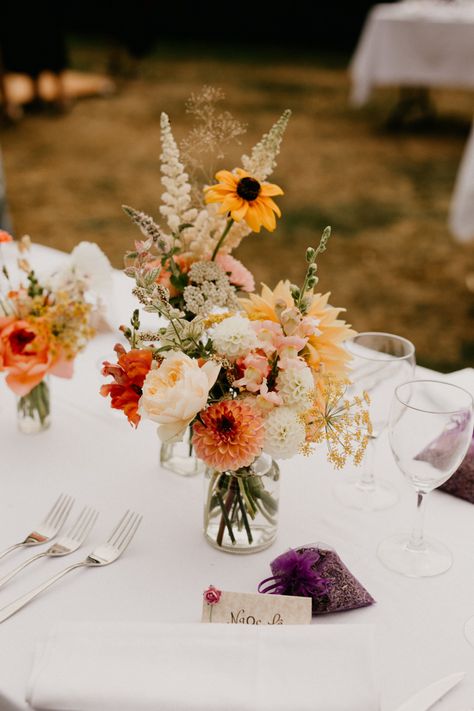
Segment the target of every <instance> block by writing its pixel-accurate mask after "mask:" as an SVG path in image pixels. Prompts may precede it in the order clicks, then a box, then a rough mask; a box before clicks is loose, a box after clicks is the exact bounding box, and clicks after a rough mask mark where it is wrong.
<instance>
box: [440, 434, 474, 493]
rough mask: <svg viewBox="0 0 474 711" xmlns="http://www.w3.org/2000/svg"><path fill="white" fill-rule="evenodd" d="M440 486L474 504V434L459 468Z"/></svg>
mask: <svg viewBox="0 0 474 711" xmlns="http://www.w3.org/2000/svg"><path fill="white" fill-rule="evenodd" d="M439 488H440V489H441V491H445V492H446V493H447V494H452V495H453V496H458V497H459V498H460V499H465V500H466V501H470V503H471V504H474V436H473V438H472V439H471V444H470V445H469V449H468V450H467V454H466V456H465V457H464V459H463V460H462V462H461V464H460V465H459V468H458V469H456V471H455V472H454V474H453V476H452V477H450V478H449V479H448V481H445V483H444V484H443V485H442V486H440V487H439Z"/></svg>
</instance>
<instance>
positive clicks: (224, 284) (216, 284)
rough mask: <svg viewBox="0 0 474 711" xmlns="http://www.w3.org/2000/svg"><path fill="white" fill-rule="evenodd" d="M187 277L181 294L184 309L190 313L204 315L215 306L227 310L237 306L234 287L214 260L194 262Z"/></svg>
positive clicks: (234, 308) (235, 308)
mask: <svg viewBox="0 0 474 711" xmlns="http://www.w3.org/2000/svg"><path fill="white" fill-rule="evenodd" d="M188 279H189V285H188V286H186V287H185V289H184V293H183V296H184V302H185V304H186V309H187V311H190V312H191V313H192V314H196V315H199V316H205V315H207V314H209V313H210V312H211V311H212V310H213V309H214V307H216V306H217V307H222V308H226V309H229V310H237V309H238V308H239V302H238V299H237V296H236V291H235V289H234V287H233V286H231V285H230V284H229V279H228V277H227V275H226V274H225V273H224V271H223V270H222V269H221V268H220V267H219V266H218V265H217V264H216V263H215V262H194V264H193V265H192V267H191V269H190V270H189V273H188Z"/></svg>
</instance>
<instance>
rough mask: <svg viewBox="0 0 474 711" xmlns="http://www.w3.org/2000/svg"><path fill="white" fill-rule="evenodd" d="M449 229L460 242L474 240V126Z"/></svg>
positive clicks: (457, 181)
mask: <svg viewBox="0 0 474 711" xmlns="http://www.w3.org/2000/svg"><path fill="white" fill-rule="evenodd" d="M473 73H474V70H473ZM449 227H450V229H451V232H452V233H453V235H454V236H455V237H456V239H457V240H458V241H459V242H469V241H470V240H473V239H474V125H473V127H472V129H471V134H470V136H469V140H468V142H467V145H466V148H465V149H464V153H463V156H462V160H461V165H460V167H459V171H458V174H457V177H456V184H455V186H454V193H453V197H452V200H451V207H450V213H449Z"/></svg>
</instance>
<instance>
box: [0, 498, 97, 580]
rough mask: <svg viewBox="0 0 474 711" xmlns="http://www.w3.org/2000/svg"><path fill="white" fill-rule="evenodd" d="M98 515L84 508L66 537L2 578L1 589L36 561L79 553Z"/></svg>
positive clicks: (92, 510)
mask: <svg viewBox="0 0 474 711" xmlns="http://www.w3.org/2000/svg"><path fill="white" fill-rule="evenodd" d="M98 515H99V514H98V512H97V511H94V509H91V508H87V506H86V507H84V508H83V509H82V511H81V513H80V514H79V516H78V518H77V519H76V521H75V522H74V523H73V525H72V526H71V528H70V530H69V531H68V533H67V534H66V535H65V536H61V538H59V539H58V540H57V541H56V543H53V545H52V546H50V547H49V548H48V550H46V551H43V552H42V553H37V554H36V555H34V556H32V557H31V558H28V560H25V562H24V563H21V564H20V565H18V566H17V567H16V568H14V569H13V570H11V571H10V572H9V573H7V574H6V575H4V576H3V578H0V588H1V587H2V586H3V585H5V584H6V583H8V581H9V580H11V579H12V578H14V577H15V575H17V574H18V573H19V572H20V571H21V570H23V569H24V568H26V567H27V566H28V565H30V563H33V562H34V561H35V560H39V559H40V558H45V557H48V558H57V557H59V556H63V555H69V554H70V553H74V551H77V549H78V548H80V547H81V546H82V544H83V543H84V541H85V540H86V538H87V536H88V535H89V533H90V532H91V530H92V527H93V526H94V524H95V522H96V521H97V516H98Z"/></svg>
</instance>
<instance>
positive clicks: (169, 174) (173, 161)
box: [160, 113, 196, 232]
mask: <svg viewBox="0 0 474 711" xmlns="http://www.w3.org/2000/svg"><path fill="white" fill-rule="evenodd" d="M161 146H162V152H161V156H160V157H161V172H162V178H161V182H162V184H163V186H164V187H165V192H164V193H163V194H162V196H161V199H162V202H163V205H162V206H161V207H160V212H161V214H162V215H163V216H164V217H166V221H167V222H168V226H169V228H170V230H171V231H172V232H176V231H177V229H178V227H179V226H180V225H183V224H185V223H187V222H192V221H193V220H194V219H195V217H196V210H195V209H194V208H192V207H191V196H190V193H191V186H190V184H189V179H188V174H187V173H186V172H185V170H184V165H183V164H182V163H181V161H180V155H179V149H178V146H177V144H176V141H175V140H174V136H173V133H172V131H171V126H170V121H169V118H168V116H167V114H165V113H162V114H161Z"/></svg>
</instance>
